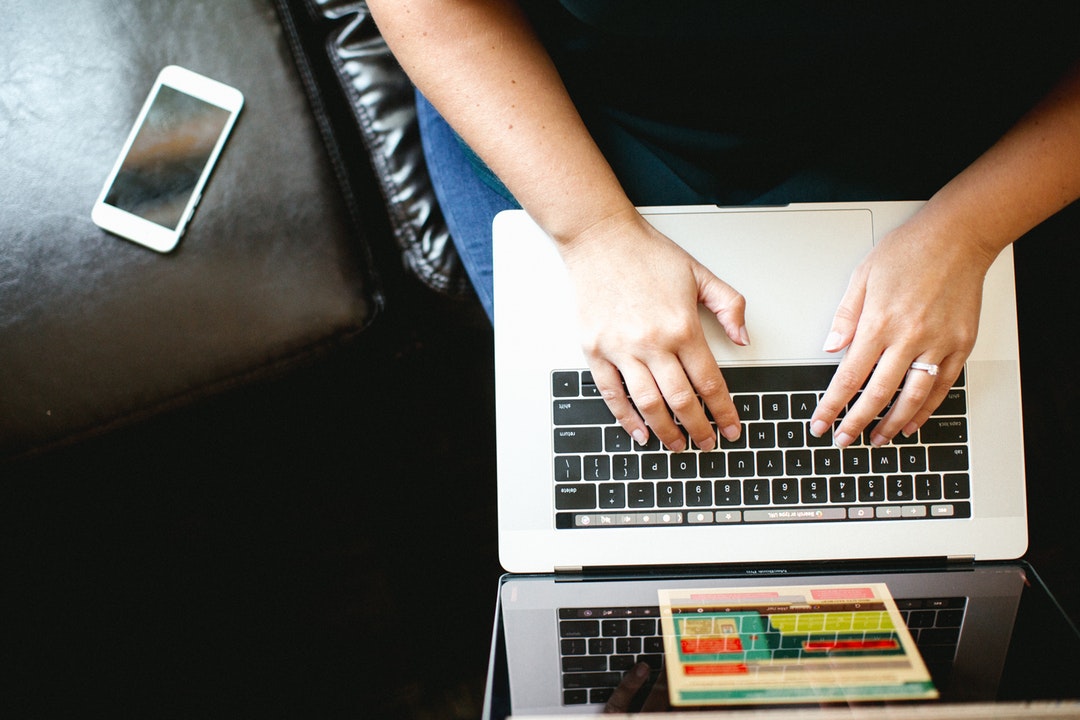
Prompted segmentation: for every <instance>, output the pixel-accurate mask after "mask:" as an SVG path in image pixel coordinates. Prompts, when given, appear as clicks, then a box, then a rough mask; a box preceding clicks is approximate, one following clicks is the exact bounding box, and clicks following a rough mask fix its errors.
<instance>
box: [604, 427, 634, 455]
mask: <svg viewBox="0 0 1080 720" xmlns="http://www.w3.org/2000/svg"><path fill="white" fill-rule="evenodd" d="M633 442H634V440H633V438H631V437H630V433H628V432H626V431H625V430H623V429H622V427H621V426H619V425H614V426H612V427H606V428H604V449H605V450H607V451H608V452H610V453H625V452H630V451H631V449H632V448H633Z"/></svg>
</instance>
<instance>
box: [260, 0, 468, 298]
mask: <svg viewBox="0 0 1080 720" xmlns="http://www.w3.org/2000/svg"><path fill="white" fill-rule="evenodd" d="M278 6H279V9H280V11H281V13H282V15H283V17H284V18H285V20H286V29H287V30H289V31H291V32H293V33H294V34H295V36H296V43H295V46H296V47H297V48H298V52H299V54H300V55H301V57H299V58H298V60H299V61H301V62H303V63H306V64H307V65H308V66H309V67H310V68H311V70H312V72H313V74H315V75H316V76H317V78H316V82H315V83H314V85H315V86H316V88H317V93H318V94H319V96H320V98H319V100H320V102H323V103H326V104H328V105H329V104H333V103H334V101H335V100H338V101H339V104H340V107H341V111H340V112H336V113H330V115H331V116H333V117H332V122H336V124H337V128H336V131H337V133H338V138H337V140H336V142H337V143H338V144H339V145H341V146H348V145H349V139H351V136H358V137H359V144H360V145H362V147H363V154H364V155H365V156H366V157H367V158H368V160H369V161H370V163H371V170H372V171H373V172H374V176H375V179H376V181H377V185H378V191H379V193H380V194H381V195H382V197H383V200H384V203H385V209H386V212H387V215H388V220H389V223H390V229H391V232H392V234H393V237H394V240H395V241H396V243H397V247H398V250H399V252H400V254H401V261H403V263H404V265H405V267H406V268H407V269H408V270H409V271H410V272H411V273H412V274H413V275H414V276H415V277H417V278H418V279H419V280H420V281H421V282H423V283H424V284H425V285H427V286H428V287H430V288H432V289H433V290H436V291H437V292H440V293H444V294H446V295H450V296H453V297H461V296H464V295H471V294H472V288H471V285H469V282H468V278H467V277H466V275H465V269H464V267H463V266H462V264H461V261H460V259H459V258H458V255H457V251H456V249H455V248H454V245H453V242H452V240H451V238H450V233H449V230H448V229H447V227H446V220H445V219H444V218H443V214H442V210H441V209H440V208H439V204H438V201H437V199H436V197H435V190H434V188H433V187H432V185H431V179H430V177H429V176H428V171H427V164H426V162H425V160H424V153H423V148H422V145H421V141H420V128H419V124H418V122H417V118H416V101H415V96H414V89H413V85H412V82H411V81H410V80H409V77H408V75H406V74H405V71H404V70H403V69H402V68H401V66H400V65H399V64H398V62H397V59H396V58H394V56H393V54H392V53H391V52H390V49H389V48H388V47H387V45H386V41H385V40H383V38H382V35H381V34H380V33H379V29H378V28H377V27H376V25H375V21H374V19H373V18H372V17H371V15H370V13H369V11H368V9H367V3H366V2H364V1H363V0H278ZM331 94H335V95H336V97H331Z"/></svg>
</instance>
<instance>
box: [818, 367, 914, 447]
mask: <svg viewBox="0 0 1080 720" xmlns="http://www.w3.org/2000/svg"><path fill="white" fill-rule="evenodd" d="M910 357H911V355H910V354H908V353H903V352H899V351H893V350H890V351H888V352H886V353H885V354H884V355H882V356H881V359H880V360H879V361H878V364H877V367H876V368H874V371H873V373H872V374H871V375H870V379H869V380H867V382H866V386H865V387H864V388H863V389H862V392H861V393H860V394H859V399H858V400H856V401H855V403H854V404H853V405H852V406H851V407H850V408H849V409H848V411H847V413H846V414H845V415H844V419H843V421H842V422H841V423H840V425H839V426H838V427H837V428H836V430H835V432H833V444H834V445H836V446H837V447H847V446H848V445H850V444H851V443H853V442H855V440H856V439H858V437H859V435H860V434H861V433H862V431H863V430H864V429H865V428H866V426H867V425H869V424H870V423H871V422H873V420H874V418H876V417H877V416H878V415H879V414H880V413H881V411H882V410H883V409H884V408H885V406H886V405H888V404H889V402H890V401H891V400H892V399H893V397H894V396H895V395H896V389H897V388H899V387H900V383H901V382H902V381H903V379H904V374H905V373H906V372H907V370H908V368H909V367H910V365H911V361H910V360H908V359H907V358H910Z"/></svg>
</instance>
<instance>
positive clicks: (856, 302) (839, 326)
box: [823, 268, 866, 353]
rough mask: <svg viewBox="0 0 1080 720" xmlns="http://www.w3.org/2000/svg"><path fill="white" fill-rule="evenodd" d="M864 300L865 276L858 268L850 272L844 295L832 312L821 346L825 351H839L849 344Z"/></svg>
mask: <svg viewBox="0 0 1080 720" xmlns="http://www.w3.org/2000/svg"><path fill="white" fill-rule="evenodd" d="M865 300H866V277H865V274H864V273H863V272H862V269H861V268H859V269H856V270H855V272H853V273H852V274H851V280H849V281H848V287H847V290H845V291H844V296H843V297H842V298H840V305H839V306H838V307H837V308H836V312H835V313H834V314H833V320H832V326H831V327H830V328H829V334H828V336H827V337H826V338H825V345H824V347H823V350H824V351H825V352H830V353H831V352H839V351H840V350H843V349H844V348H846V347H847V346H848V345H850V344H851V340H852V338H854V337H855V328H856V327H857V326H858V324H859V317H860V316H861V315H862V310H863V303H864V301H865Z"/></svg>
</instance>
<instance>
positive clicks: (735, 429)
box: [720, 425, 740, 442]
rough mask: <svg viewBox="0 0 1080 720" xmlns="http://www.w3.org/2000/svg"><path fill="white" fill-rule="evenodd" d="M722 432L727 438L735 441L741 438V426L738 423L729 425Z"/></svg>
mask: <svg viewBox="0 0 1080 720" xmlns="http://www.w3.org/2000/svg"><path fill="white" fill-rule="evenodd" d="M720 432H721V433H723V435H724V437H725V438H727V439H728V440H730V441H731V442H735V441H736V440H738V439H739V432H740V428H739V426H738V425H728V426H727V427H726V428H724V429H723V430H721V431H720Z"/></svg>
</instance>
